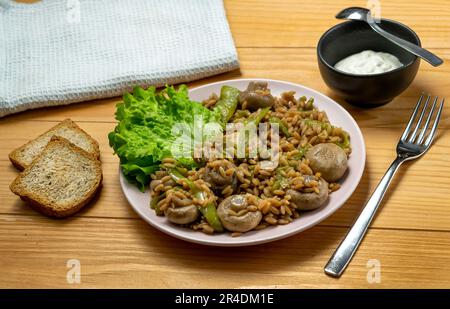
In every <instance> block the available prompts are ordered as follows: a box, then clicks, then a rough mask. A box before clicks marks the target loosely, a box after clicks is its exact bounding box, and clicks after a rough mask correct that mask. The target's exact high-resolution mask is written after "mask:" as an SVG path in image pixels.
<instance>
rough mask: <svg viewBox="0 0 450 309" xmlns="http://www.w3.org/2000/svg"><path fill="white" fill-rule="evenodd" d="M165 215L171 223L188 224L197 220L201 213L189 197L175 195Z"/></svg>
mask: <svg viewBox="0 0 450 309" xmlns="http://www.w3.org/2000/svg"><path fill="white" fill-rule="evenodd" d="M164 214H165V215H166V217H167V219H168V220H169V221H170V222H173V223H176V224H188V223H191V222H194V221H195V220H197V218H198V217H199V215H200V211H199V210H198V207H197V206H196V205H194V203H193V201H192V199H190V198H189V197H187V196H185V197H179V196H177V195H175V194H173V195H172V196H171V201H170V205H169V207H167V208H166V209H165V210H164Z"/></svg>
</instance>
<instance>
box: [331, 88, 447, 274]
mask: <svg viewBox="0 0 450 309" xmlns="http://www.w3.org/2000/svg"><path fill="white" fill-rule="evenodd" d="M423 98H424V95H423V94H422V95H421V96H420V98H419V101H418V102H417V104H416V107H415V108H414V111H413V113H412V115H411V118H410V119H409V122H408V125H407V126H406V129H405V131H404V132H403V135H402V137H401V138H400V140H399V142H398V144H397V158H395V160H394V162H392V164H391V166H390V167H389V169H388V170H387V172H386V174H384V176H383V178H382V179H381V181H380V183H379V184H378V186H377V188H376V189H375V191H374V192H373V193H372V196H371V197H370V199H369V200H368V201H367V203H366V205H365V206H364V208H363V210H362V211H361V214H360V215H359V217H358V219H357V220H356V221H355V223H354V224H353V226H352V228H351V229H350V231H349V232H348V234H347V236H345V238H344V240H343V241H342V242H341V244H340V245H339V247H338V248H337V249H336V251H335V252H334V254H333V256H332V257H331V258H330V260H329V261H328V263H327V265H326V266H325V269H324V270H325V273H326V274H327V275H330V276H333V277H340V276H341V275H342V273H343V272H344V270H345V268H346V267H347V265H348V263H349V262H350V260H351V259H352V257H353V255H354V254H355V252H356V250H357V249H358V246H359V244H360V243H361V241H362V239H363V238H364V235H365V234H366V231H367V228H368V227H369V225H370V222H371V221H372V219H373V217H374V216H375V213H376V211H377V209H378V206H379V205H380V204H381V201H382V200H383V197H384V194H385V193H386V191H387V188H388V187H389V184H390V183H391V180H392V178H393V176H394V174H395V172H396V171H397V170H398V168H399V167H400V165H401V164H402V163H403V162H405V161H409V160H414V159H417V158H419V157H420V156H422V155H423V154H424V153H425V152H427V150H428V149H429V148H430V146H431V143H432V142H433V138H434V135H435V133H436V129H437V127H438V123H439V119H440V117H441V113H442V108H443V106H444V99H442V101H441V102H440V104H439V108H438V110H437V113H436V116H435V117H434V119H433V114H434V112H435V108H436V103H437V101H438V97H435V98H434V100H433V104H432V106H431V108H429V109H427V107H428V103H429V101H430V95H427V97H426V100H425V103H424V104H422V101H424V100H423ZM422 105H423V106H422ZM420 109H421V110H422V111H421V112H420V115H419V116H418V114H419V110H420ZM428 110H429V111H428ZM427 113H428V115H427V116H426V114H427ZM424 117H426V120H425V124H424V125H423V126H422V122H423V120H424ZM432 121H433V125H432V126H431V128H430V124H431V122H432ZM428 129H430V130H429V131H428Z"/></svg>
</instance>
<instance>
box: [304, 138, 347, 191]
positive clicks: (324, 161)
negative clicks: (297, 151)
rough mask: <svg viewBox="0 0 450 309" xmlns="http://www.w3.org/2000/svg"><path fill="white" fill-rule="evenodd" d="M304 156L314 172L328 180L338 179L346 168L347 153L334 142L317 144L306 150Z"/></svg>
mask: <svg viewBox="0 0 450 309" xmlns="http://www.w3.org/2000/svg"><path fill="white" fill-rule="evenodd" d="M306 158H307V159H308V160H309V162H310V164H309V165H310V167H311V169H312V170H313V171H314V173H317V172H318V173H320V174H321V176H322V177H323V178H324V179H325V180H326V181H329V182H334V181H337V180H339V179H340V178H341V177H342V176H343V175H344V173H345V171H346V170H347V154H346V153H345V152H344V150H342V148H341V147H339V146H337V145H336V144H332V143H323V144H317V145H315V146H314V147H312V148H311V149H309V150H308V152H307V153H306Z"/></svg>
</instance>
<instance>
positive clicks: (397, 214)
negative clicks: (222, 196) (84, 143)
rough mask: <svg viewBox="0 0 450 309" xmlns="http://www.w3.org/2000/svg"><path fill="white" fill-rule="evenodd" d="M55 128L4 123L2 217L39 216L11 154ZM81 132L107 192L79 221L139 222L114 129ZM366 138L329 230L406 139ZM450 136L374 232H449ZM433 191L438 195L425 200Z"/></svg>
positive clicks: (380, 131)
mask: <svg viewBox="0 0 450 309" xmlns="http://www.w3.org/2000/svg"><path fill="white" fill-rule="evenodd" d="M54 124H55V123H53V122H36V121H23V122H21V125H20V127H17V125H16V124H14V123H10V122H7V123H0V145H2V147H1V148H0V171H1V175H2V177H1V179H0V199H1V200H2V201H3V202H4V203H3V205H2V206H1V207H0V213H3V214H27V215H28V214H30V215H36V213H35V212H34V211H33V210H32V209H30V208H29V207H27V206H26V204H25V203H23V202H22V201H21V200H20V199H18V198H17V196H15V195H14V194H12V193H11V192H10V191H9V189H8V185H9V183H10V182H11V181H12V180H13V179H14V178H15V177H16V175H17V171H16V170H15V168H14V167H13V166H12V165H11V164H10V162H9V161H8V159H7V155H8V152H9V150H10V149H14V148H15V147H18V146H20V145H22V144H23V143H25V142H26V141H27V140H28V139H29V138H30V137H32V136H33V135H35V133H34V132H43V131H45V130H47V129H48V128H50V127H52V126H53V125H54ZM81 126H82V127H83V128H84V129H85V130H86V131H87V132H89V133H91V134H92V135H93V137H94V138H95V139H97V140H98V141H99V143H100V152H101V159H102V161H103V172H104V186H103V189H102V192H101V195H100V197H99V200H98V201H97V202H96V203H95V205H94V206H93V207H90V208H88V209H87V210H85V211H82V212H81V213H80V214H79V216H88V217H105V218H106V217H115V218H118V217H126V218H136V217H137V216H136V214H135V213H134V212H133V211H132V210H131V207H129V205H128V204H127V202H126V200H125V198H124V197H123V195H122V192H121V189H120V186H119V181H118V164H119V162H118V159H117V157H116V156H114V155H113V154H112V150H111V148H110V147H109V145H108V141H107V134H108V132H110V131H111V130H112V129H113V128H114V125H113V124H110V123H90V122H89V123H82V124H81ZM13 130H14V136H11V135H10V134H9V133H8V132H11V131H13ZM363 134H364V137H365V139H366V146H367V147H366V151H367V166H366V170H365V173H364V175H363V179H362V181H361V183H360V185H359V187H358V188H357V190H356V192H355V193H354V194H353V196H352V197H351V199H350V200H349V201H348V202H347V203H346V205H345V206H344V207H343V208H342V210H340V211H338V212H337V213H336V214H335V215H334V216H332V217H331V218H330V219H328V220H326V221H325V222H324V224H325V225H339V226H349V225H350V224H351V223H352V222H353V220H354V218H355V217H356V216H357V214H358V213H359V210H360V209H361V207H362V206H363V205H364V203H365V201H366V200H367V199H368V197H369V194H370V193H371V192H372V191H373V190H374V188H375V186H376V185H377V183H378V181H379V180H380V179H381V177H382V176H383V174H384V172H385V171H386V169H387V167H388V166H389V164H390V162H391V161H392V160H393V158H394V157H395V144H396V142H397V140H398V137H399V136H400V135H401V129H400V128H376V129H375V128H364V129H363ZM447 135H448V133H447V132H445V134H443V135H442V136H441V137H440V138H439V139H438V140H437V141H436V143H435V145H434V146H433V147H432V148H431V150H430V151H429V152H428V153H427V155H426V156H425V157H424V158H423V159H420V160H418V161H417V162H413V163H412V164H407V165H405V166H403V168H402V169H401V170H400V172H399V174H398V175H397V178H396V179H395V180H394V183H393V185H392V188H391V190H390V192H389V194H388V196H387V199H386V200H385V204H384V206H383V211H382V212H380V215H379V216H378V217H377V219H376V220H375V222H374V224H373V226H376V227H382V228H411V229H433V230H450V224H449V223H450V212H449V211H448V205H447V198H448V192H447V188H448V186H449V185H450V179H449V178H448V177H447V175H445V174H442V171H443V170H444V171H450V158H449V157H448V155H447V154H448V153H449V152H450V139H449V138H446V137H447ZM423 180H426V181H423ZM429 191H433V192H434V194H432V195H430V194H425V192H429Z"/></svg>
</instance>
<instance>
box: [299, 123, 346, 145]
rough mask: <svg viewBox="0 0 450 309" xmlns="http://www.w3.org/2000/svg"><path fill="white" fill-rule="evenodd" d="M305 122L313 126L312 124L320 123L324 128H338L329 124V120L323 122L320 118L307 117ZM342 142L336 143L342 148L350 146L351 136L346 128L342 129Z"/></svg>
mask: <svg viewBox="0 0 450 309" xmlns="http://www.w3.org/2000/svg"><path fill="white" fill-rule="evenodd" d="M305 124H306V125H309V126H312V125H320V127H321V128H322V130H328V129H333V128H336V127H335V126H333V125H331V124H329V123H328V122H322V121H319V120H313V119H305ZM341 137H342V142H335V144H336V145H338V146H339V147H341V148H348V147H349V146H350V136H349V135H348V133H347V132H346V131H344V130H342V136H341Z"/></svg>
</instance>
